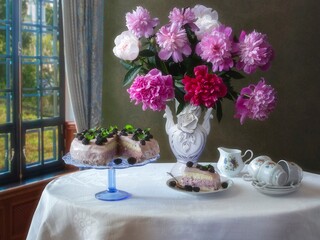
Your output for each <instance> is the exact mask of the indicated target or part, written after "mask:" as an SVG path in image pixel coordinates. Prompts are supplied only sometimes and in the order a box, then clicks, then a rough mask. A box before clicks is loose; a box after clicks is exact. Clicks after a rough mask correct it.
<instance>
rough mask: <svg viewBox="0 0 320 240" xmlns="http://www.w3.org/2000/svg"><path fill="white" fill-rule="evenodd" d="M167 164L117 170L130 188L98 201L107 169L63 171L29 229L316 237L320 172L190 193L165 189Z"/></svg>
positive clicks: (40, 233) (73, 234) (135, 235)
mask: <svg viewBox="0 0 320 240" xmlns="http://www.w3.org/2000/svg"><path fill="white" fill-rule="evenodd" d="M172 166H173V164H171V163H151V164H148V165H146V166H143V167H132V168H127V169H121V170H117V173H116V181H117V188H118V189H121V190H125V191H127V192H129V193H131V195H132V196H131V197H130V198H128V199H125V200H121V201H101V200H97V199H96V198H95V193H97V192H100V191H102V190H105V189H106V187H107V170H95V169H89V170H84V171H79V172H75V173H72V174H69V175H65V176H62V177H60V178H58V179H56V180H53V181H52V182H50V183H49V184H48V185H47V186H46V188H45V189H44V191H43V193H42V196H41V199H40V201H39V204H38V207H37V209H36V211H35V214H34V216H33V219H32V223H31V226H30V229H29V233H28V237H27V239H29V240H36V239H43V240H49V239H59V240H60V239H69V240H72V239H75V240H82V239H83V240H84V239H86V240H88V239H92V240H100V239H101V240H102V239H104V240H105V239H121V240H123V239H130V240H143V239H146V240H157V239H159V240H160V239H161V240H163V239H168V240H175V239H177V240H181V239H188V240H191V239H199V240H202V239H226V240H231V239H237V240H238V239H254V240H256V239H259V240H264V239H265V240H276V239H281V240H284V239H290V240H292V239H304V240H308V239H312V240H313V239H320V175H317V174H312V173H309V172H304V178H303V180H302V183H301V186H300V188H299V189H298V190H297V191H295V192H293V193H290V194H287V195H281V196H280V195H276V196H270V195H265V194H262V193H261V192H258V191H257V190H256V189H255V188H254V187H253V186H252V185H251V183H250V182H246V181H244V180H243V179H242V178H241V177H236V178H232V181H233V183H234V184H233V186H232V187H230V188H229V189H227V190H226V191H223V192H219V193H211V194H201V195H200V194H199V195H191V194H188V193H187V192H186V193H184V192H178V191H175V190H173V189H171V188H169V187H168V186H167V184H166V181H167V180H168V179H169V178H171V177H170V176H169V175H167V173H166V172H168V171H170V170H171V168H172Z"/></svg>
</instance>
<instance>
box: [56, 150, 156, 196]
mask: <svg viewBox="0 0 320 240" xmlns="http://www.w3.org/2000/svg"><path fill="white" fill-rule="evenodd" d="M159 157H160V155H159V154H158V155H157V156H156V157H154V158H150V159H148V160H145V161H143V162H139V163H135V164H130V163H128V161H127V159H126V158H120V159H121V160H122V162H121V163H120V164H116V163H115V162H114V161H110V162H109V163H108V164H107V165H105V166H95V165H89V164H80V163H78V162H77V161H76V160H75V159H73V158H72V157H71V155H70V153H67V154H66V155H65V156H63V157H62V159H63V160H64V162H65V163H66V164H71V165H74V166H76V167H79V168H94V169H108V188H107V190H104V191H101V192H98V193H96V194H95V197H96V198H97V199H99V200H102V201H119V200H123V199H126V198H128V197H130V196H131V194H130V193H128V192H126V191H122V190H119V189H117V187H116V169H124V168H129V167H141V166H144V165H146V164H148V163H152V162H155V161H157V160H158V159H159ZM117 159H118V158H117Z"/></svg>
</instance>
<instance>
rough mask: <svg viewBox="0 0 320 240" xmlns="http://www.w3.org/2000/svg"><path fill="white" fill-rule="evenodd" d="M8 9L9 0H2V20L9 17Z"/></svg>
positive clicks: (0, 6) (0, 10) (0, 8)
mask: <svg viewBox="0 0 320 240" xmlns="http://www.w3.org/2000/svg"><path fill="white" fill-rule="evenodd" d="M6 9H7V1H6V0H0V20H5V19H6V18H7V16H6Z"/></svg>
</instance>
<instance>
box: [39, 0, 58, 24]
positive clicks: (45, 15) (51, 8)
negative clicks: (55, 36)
mask: <svg viewBox="0 0 320 240" xmlns="http://www.w3.org/2000/svg"><path fill="white" fill-rule="evenodd" d="M57 15H58V14H57V4H56V1H52V2H43V3H42V24H43V25H46V26H53V27H57V26H58V21H57V18H58V17H57Z"/></svg>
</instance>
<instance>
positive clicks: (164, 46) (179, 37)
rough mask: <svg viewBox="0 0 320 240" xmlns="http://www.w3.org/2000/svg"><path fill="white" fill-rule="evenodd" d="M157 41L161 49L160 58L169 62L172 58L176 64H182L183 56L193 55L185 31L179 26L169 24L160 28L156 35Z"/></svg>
mask: <svg viewBox="0 0 320 240" xmlns="http://www.w3.org/2000/svg"><path fill="white" fill-rule="evenodd" d="M156 41H157V43H158V44H159V47H160V48H161V49H160V51H159V58H160V59H161V60H168V59H169V58H170V57H172V59H173V61H174V62H182V60H183V57H182V56H183V55H185V56H189V55H190V54H191V47H190V43H189V41H188V37H187V33H186V31H185V29H183V28H180V26H179V25H178V24H169V25H165V26H163V27H161V28H160V30H159V32H157V34H156Z"/></svg>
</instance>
